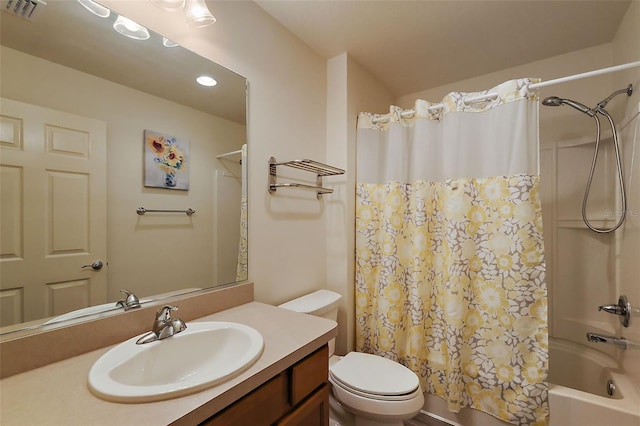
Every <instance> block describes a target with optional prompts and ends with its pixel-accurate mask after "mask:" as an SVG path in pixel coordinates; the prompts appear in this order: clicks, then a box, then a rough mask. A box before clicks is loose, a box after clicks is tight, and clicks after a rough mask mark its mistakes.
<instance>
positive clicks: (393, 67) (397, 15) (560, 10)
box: [256, 0, 630, 96]
mask: <svg viewBox="0 0 640 426" xmlns="http://www.w3.org/2000/svg"><path fill="white" fill-rule="evenodd" d="M256 3H257V4H258V5H259V6H261V7H262V8H263V9H264V10H265V11H266V12H267V13H269V14H270V15H271V16H273V17H274V18H275V19H276V20H278V21H279V22H280V23H282V24H283V25H284V26H285V27H286V28H288V29H289V30H290V31H291V32H292V33H293V34H295V35H296V36H297V37H299V38H300V39H301V40H302V41H304V42H305V43H306V44H308V45H309V46H310V47H311V48H312V49H314V50H315V51H316V52H318V53H319V54H320V55H322V56H323V57H325V58H331V57H333V56H335V55H338V54H340V53H343V52H348V53H349V54H350V55H351V56H352V57H353V58H354V59H355V60H356V61H357V62H359V63H360V64H361V65H362V66H364V67H365V68H366V69H367V70H369V71H370V72H371V73H372V74H373V75H374V76H375V77H377V78H378V80H380V81H381V82H382V83H383V84H384V85H385V86H387V87H388V88H389V90H391V92H392V93H393V94H394V95H395V96H402V95H406V94H410V93H414V92H417V91H420V90H426V89H430V88H433V87H437V86H441V85H444V84H448V83H452V82H456V81H460V80H464V79H467V78H471V77H475V76H478V75H482V74H486V73H490V72H494V71H498V70H502V69H505V68H510V67H514V66H517V65H522V64H526V63H529V62H533V61H537V60H540V59H544V58H549V57H552V56H556V55H560V54H563V53H567V52H571V51H575V50H579V49H584V48H587V47H592V46H596V45H599V44H603V43H608V42H610V41H612V39H613V37H614V36H615V33H616V30H617V28H618V26H619V25H620V22H621V20H622V18H623V16H624V14H625V12H626V10H627V8H628V7H629V4H630V1H628V0H626V1H615V0H611V1H608V0H600V1H578V0H574V1H542V0H537V1H527V0H509V1H498V0H495V1H494V0H491V1H479V0H476V1H457V0H449V1H425V0H423V1H393V0H386V1H373V0H369V1H344V0H343V1H323V0H288V1H280V0H257V1H256ZM585 71H587V70H585Z"/></svg>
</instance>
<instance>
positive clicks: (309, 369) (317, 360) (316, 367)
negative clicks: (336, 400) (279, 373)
mask: <svg viewBox="0 0 640 426" xmlns="http://www.w3.org/2000/svg"><path fill="white" fill-rule="evenodd" d="M328 377H329V348H328V346H327V345H325V346H324V347H322V348H321V349H318V350H317V351H315V352H314V353H312V354H311V355H309V356H308V357H306V358H305V359H303V360H302V361H300V362H299V363H297V364H296V365H294V366H293V367H291V378H290V380H291V393H290V402H291V405H296V404H298V403H299V402H300V401H302V400H303V399H304V398H305V397H306V396H307V395H309V394H311V392H313V391H314V390H315V389H317V388H318V387H320V386H321V385H322V384H323V383H326V382H327V380H328Z"/></svg>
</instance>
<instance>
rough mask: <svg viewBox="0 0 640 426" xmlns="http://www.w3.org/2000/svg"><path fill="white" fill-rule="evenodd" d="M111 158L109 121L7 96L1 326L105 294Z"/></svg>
mask: <svg viewBox="0 0 640 426" xmlns="http://www.w3.org/2000/svg"><path fill="white" fill-rule="evenodd" d="M106 164H107V153H106V123H104V122H101V121H98V120H94V119H90V118H86V117H81V116H77V115H73V114H67V113H64V112H60V111H56V110H52V109H48V108H42V107H38V106H35V105H30V104H26V103H22V102H16V101H13V100H9V99H5V98H0V171H1V173H0V187H1V198H0V203H1V204H0V303H1V305H0V309H1V311H0V315H1V321H2V322H1V325H2V326H7V325H10V324H15V323H20V322H28V321H33V320H36V319H40V318H45V317H50V316H54V315H60V314H63V313H65V312H69V311H72V310H75V309H80V308H84V307H87V306H90V305H95V304H99V303H105V302H106V296H107V277H106V263H107V259H106V254H107V241H106V227H107V223H106V207H107V205H106V203H107V192H106V169H107V167H106ZM95 261H101V262H103V264H104V267H102V268H100V269H94V268H92V267H87V268H82V267H83V266H84V265H90V264H92V263H94V262H95Z"/></svg>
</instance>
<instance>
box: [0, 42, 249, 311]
mask: <svg viewBox="0 0 640 426" xmlns="http://www.w3.org/2000/svg"><path fill="white" fill-rule="evenodd" d="M1 49H2V50H1V52H2V53H1V54H2V76H1V79H2V80H1V84H2V96H4V97H7V98H10V99H14V100H19V101H22V102H27V103H30V104H35V105H39V106H44V107H47V108H52V109H56V110H60V111H65V112H69V113H73V114H78V115H82V116H86V117H90V118H95V119H99V120H101V121H104V122H106V123H107V156H108V159H107V163H108V166H107V190H108V194H107V199H108V223H107V235H108V262H109V266H108V269H107V273H108V275H107V276H108V295H107V298H108V300H109V301H113V300H119V299H121V298H122V295H121V294H120V293H119V290H120V289H122V288H127V289H129V290H131V291H133V292H134V293H136V294H137V295H138V296H139V297H144V296H149V295H154V294H159V293H164V292H168V291H171V290H175V289H177V288H186V287H208V286H210V285H211V284H212V283H213V279H214V270H213V267H212V264H213V259H214V257H213V256H214V246H213V244H214V239H215V236H214V229H213V208H214V205H213V197H212V194H213V192H214V187H213V185H214V170H213V169H214V168H220V169H224V165H223V164H221V163H219V162H218V161H217V160H216V159H215V156H216V155H217V154H221V153H223V152H228V151H231V150H236V149H239V147H240V146H242V144H243V143H244V141H245V127H244V126H242V125H239V124H237V123H233V122H230V121H227V120H223V119H220V118H218V117H214V116H211V115H209V114H205V113H203V112H200V111H196V110H194V109H191V108H188V107H185V106H182V105H178V104H176V103H173V102H169V101H166V100H164V99H160V98H158V97H155V96H151V95H148V94H146V93H143V92H140V91H137V90H133V89H130V88H128V87H125V86H122V85H119V84H115V83H112V82H110V81H107V80H104V79H101V78H97V77H94V76H92V75H89V74H85V73H82V72H78V71H76V70H73V69H70V68H66V67H63V66H61V65H58V64H54V63H52V62H49V61H45V60H42V59H39V58H36V57H34V56H30V55H25V54H23V53H21V52H18V51H15V50H12V49H8V48H5V47H2V48H1ZM42 76H47V78H42ZM70 88H72V89H70ZM145 129H149V130H155V131H159V132H166V133H168V134H171V135H173V136H177V137H180V138H184V139H187V140H189V141H190V159H189V175H190V189H189V191H188V192H187V191H169V190H165V189H154V188H145V187H144V186H143V169H142V165H143V131H144V130H145ZM140 206H144V207H146V208H148V209H154V208H156V209H185V208H187V207H191V208H193V209H195V210H196V212H197V213H196V215H195V216H193V217H192V219H191V220H190V219H189V218H187V217H186V215H184V216H181V215H180V216H178V215H166V216H164V215H163V216H153V215H147V216H144V217H140V216H138V215H137V214H136V213H135V210H136V208H138V207H140ZM236 234H237V232H236ZM230 244H231V243H230ZM235 246H236V247H237V238H236V242H235ZM163 266H168V267H163ZM104 302H106V300H105V301H104Z"/></svg>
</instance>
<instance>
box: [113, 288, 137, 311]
mask: <svg viewBox="0 0 640 426" xmlns="http://www.w3.org/2000/svg"><path fill="white" fill-rule="evenodd" d="M120 293H122V294H124V295H125V296H126V298H125V299H124V300H119V301H118V302H116V307H118V308H123V309H124V310H125V311H128V310H129V309H135V308H139V307H140V299H138V296H136V295H135V294H133V293H132V292H130V291H129V290H126V289H122V290H120Z"/></svg>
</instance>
